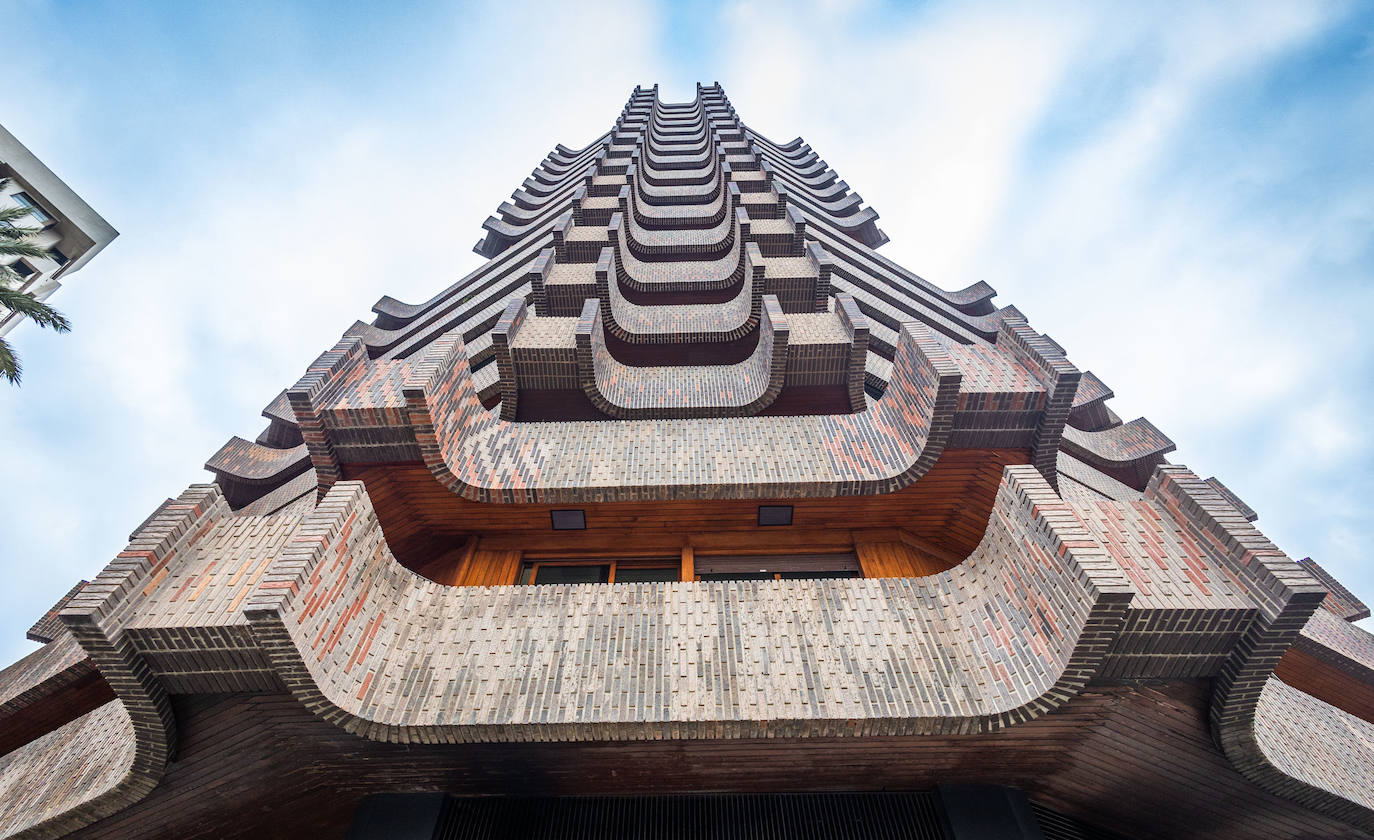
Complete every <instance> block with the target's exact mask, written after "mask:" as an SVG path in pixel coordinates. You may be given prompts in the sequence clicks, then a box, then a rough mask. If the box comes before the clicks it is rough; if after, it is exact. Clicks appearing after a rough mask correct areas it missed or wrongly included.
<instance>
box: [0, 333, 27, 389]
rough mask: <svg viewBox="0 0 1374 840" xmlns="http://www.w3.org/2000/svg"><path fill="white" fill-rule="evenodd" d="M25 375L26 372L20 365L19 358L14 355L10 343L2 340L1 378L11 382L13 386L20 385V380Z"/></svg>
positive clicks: (0, 355)
mask: <svg viewBox="0 0 1374 840" xmlns="http://www.w3.org/2000/svg"><path fill="white" fill-rule="evenodd" d="M23 373H24V370H23V368H22V367H20V365H19V357H18V356H15V355H14V350H13V349H11V348H10V343H9V342H8V341H6V340H5V339H3V338H0V378H4V379H7V380H9V383H10V384H11V385H18V384H19V378H20V377H21V376H22V375H23Z"/></svg>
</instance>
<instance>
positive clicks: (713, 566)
mask: <svg viewBox="0 0 1374 840" xmlns="http://www.w3.org/2000/svg"><path fill="white" fill-rule="evenodd" d="M696 571H697V577H699V578H700V579H702V580H818V579H823V578H856V577H862V576H863V575H862V574H861V573H860V571H859V558H858V557H857V556H856V555H855V554H853V553H852V552H850V553H847V554H763V555H727V556H720V557H709V556H708V557H702V556H698V557H697V558H696Z"/></svg>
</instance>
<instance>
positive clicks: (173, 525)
mask: <svg viewBox="0 0 1374 840" xmlns="http://www.w3.org/2000/svg"><path fill="white" fill-rule="evenodd" d="M228 515H229V506H228V504H227V503H226V502H225V501H224V497H223V496H222V495H221V494H220V492H219V488H217V487H215V486H214V485H212V484H210V485H206V484H200V485H192V486H191V487H190V488H189V489H188V490H187V491H186V492H185V493H183V494H181V496H180V497H179V498H177V499H176V501H175V502H174V503H172V504H164V505H163V506H162V507H161V508H160V509H159V511H158V513H157V514H156V515H154V516H153V517H152V518H151V519H150V520H149V521H148V522H146V523H145V524H144V525H143V527H142V528H140V529H139V530H138V531H137V532H136V533H135V534H134V539H133V541H132V542H130V543H129V545H128V547H127V548H125V550H124V551H122V552H120V553H119V555H118V556H117V557H116V558H115V559H114V561H112V562H111V563H110V564H109V565H108V566H106V567H105V569H104V570H102V571H101V573H100V574H99V575H97V576H96V578H95V579H94V580H92V581H91V582H90V583H88V584H87V585H86V586H85V587H83V588H82V590H81V592H79V593H78V594H77V595H76V596H75V597H73V598H72V600H71V601H70V602H68V604H67V606H66V608H64V609H63V610H62V611H61V612H60V613H59V618H60V619H61V621H62V623H63V624H64V625H65V626H66V628H67V629H68V631H70V632H71V634H72V636H73V637H74V638H75V639H76V641H77V643H78V644H80V645H81V647H82V649H83V650H85V652H86V654H87V656H89V657H90V660H91V662H93V663H94V664H95V666H96V668H97V669H99V671H100V673H101V675H102V676H103V677H104V678H105V681H106V682H107V683H109V685H110V687H111V688H112V689H114V692H115V696H116V697H117V698H118V699H117V700H116V701H115V703H117V704H118V705H119V711H118V712H113V711H111V712H107V715H110V716H113V718H118V716H119V715H125V716H127V719H128V721H129V730H130V731H131V733H132V736H133V760H132V762H130V764H129V765H128V768H127V772H124V773H123V774H122V775H121V776H119V778H117V779H116V778H114V777H113V775H111V776H110V777H109V778H108V779H107V781H108V782H110V785H111V786H110V787H108V788H107V789H106V790H105V791H103V792H102V793H101V794H99V795H97V796H94V797H93V798H88V799H86V800H85V801H84V802H83V803H82V804H77V805H74V806H73V807H72V808H70V809H67V810H66V813H65V815H64V816H63V817H62V825H63V826H65V828H64V831H67V830H70V829H71V828H74V827H76V826H78V825H84V824H87V823H89V822H92V821H94V820H95V819H98V818H99V817H100V816H103V815H105V814H107V813H112V812H113V811H114V810H117V809H118V808H121V807H124V805H127V804H128V803H130V802H133V801H137V800H138V799H140V798H142V797H143V796H145V795H147V793H148V792H149V791H151V790H152V789H153V787H154V786H155V785H156V784H157V781H158V779H160V778H161V777H162V772H163V768H164V767H165V766H166V763H167V761H168V760H169V759H170V758H171V757H172V756H173V755H174V754H175V751H176V721H175V719H174V717H173V715H172V708H171V704H170V703H169V701H168V698H167V692H166V690H165V689H164V687H163V686H162V684H161V683H160V682H158V680H157V678H156V676H155V675H154V674H153V673H152V671H151V669H150V668H149V666H148V664H147V662H146V661H145V660H144V659H143V657H142V656H140V655H139V653H138V651H137V649H136V647H135V646H134V644H133V642H132V640H131V639H130V638H129V636H128V635H127V634H126V633H125V632H124V631H123V627H124V625H125V624H126V623H128V621H129V620H130V619H131V618H132V617H133V616H134V615H135V614H136V612H137V611H138V607H139V604H140V602H141V601H142V599H143V598H144V597H145V595H146V589H147V588H148V587H151V586H155V585H156V584H157V583H158V582H159V581H160V580H161V579H162V578H163V577H165V576H166V575H167V574H169V569H168V564H169V563H171V562H172V560H173V558H175V557H176V556H177V555H178V553H179V552H183V551H186V550H187V549H188V547H189V546H190V545H192V544H193V543H194V542H195V541H196V540H198V539H200V537H202V536H203V535H204V534H205V533H206V532H207V531H208V530H209V529H210V528H211V527H213V526H214V524H215V522H217V521H218V520H220V519H223V518H224V517H226V516H228ZM92 714H95V713H92ZM102 719H104V718H102ZM69 726H70V724H69ZM120 731H123V730H122V729H120V728H116V729H113V730H112V731H111V732H110V733H109V736H108V737H110V738H117V737H119V732H120ZM36 836H40V835H36Z"/></svg>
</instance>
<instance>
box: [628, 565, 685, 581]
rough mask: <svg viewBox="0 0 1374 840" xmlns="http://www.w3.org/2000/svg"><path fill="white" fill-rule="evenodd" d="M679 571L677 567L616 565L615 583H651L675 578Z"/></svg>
mask: <svg viewBox="0 0 1374 840" xmlns="http://www.w3.org/2000/svg"><path fill="white" fill-rule="evenodd" d="M679 574H680V572H679V570H678V569H627V568H625V567H624V566H616V569H615V582H616V583H653V582H655V581H663V580H677V579H678V576H679Z"/></svg>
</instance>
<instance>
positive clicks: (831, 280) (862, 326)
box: [0, 84, 1374, 840]
mask: <svg viewBox="0 0 1374 840" xmlns="http://www.w3.org/2000/svg"><path fill="white" fill-rule="evenodd" d="M877 221H878V215H877V213H875V212H874V211H873V210H872V209H871V208H868V207H865V206H864V204H863V201H862V199H861V198H860V197H859V196H858V195H857V194H855V193H854V192H853V191H851V190H850V188H849V186H848V185H847V184H846V183H845V182H844V181H842V180H840V179H839V177H838V175H837V174H836V173H835V172H834V171H832V170H831V168H830V167H829V166H828V165H827V164H826V163H825V161H824V160H822V159H821V158H820V157H819V156H818V154H817V153H816V152H815V151H814V150H812V149H811V147H810V146H808V145H807V144H806V143H805V142H803V141H802V140H801V139H800V138H798V139H796V140H792V141H791V142H787V143H779V142H776V141H774V140H770V139H769V138H767V137H765V136H763V135H762V134H760V133H759V132H757V131H755V130H753V129H751V128H750V127H749V126H748V125H747V124H745V123H744V122H742V121H741V119H740V117H739V116H738V115H737V114H736V112H735V109H734V107H733V106H732V105H731V104H730V100H729V98H728V97H727V96H726V95H725V92H724V90H723V89H722V88H721V87H720V85H718V84H713V85H709V86H705V85H698V86H697V90H696V97H695V99H694V100H693V101H691V102H686V103H678V104H673V103H665V102H662V101H660V100H659V97H658V88H657V86H654V87H652V88H641V87H636V88H635V90H634V92H633V94H632V95H631V96H630V98H629V101H628V102H627V103H626V105H625V107H624V109H623V110H622V112H621V113H620V115H619V117H618V118H617V119H616V120H615V123H614V125H613V126H612V127H611V129H610V130H609V131H608V132H607V133H605V134H604V135H602V136H601V137H599V138H597V139H596V140H594V141H592V142H591V143H590V144H588V145H586V146H584V147H582V148H580V149H571V148H567V147H564V146H561V145H560V146H557V147H556V148H555V149H554V150H553V151H552V152H551V153H550V154H549V155H548V156H547V157H546V158H545V159H544V160H543V162H542V163H540V165H539V166H538V168H537V169H535V170H534V172H533V173H532V174H531V175H530V177H529V178H527V179H526V180H525V182H524V183H523V184H522V185H521V186H520V188H519V189H518V190H516V192H515V193H514V194H513V195H512V196H511V198H510V200H509V201H506V202H504V203H502V204H501V205H500V207H499V208H498V209H497V212H496V215H493V216H492V217H490V218H489V219H487V221H486V222H485V224H484V225H483V227H484V233H483V236H482V239H481V240H480V241H479V242H478V243H477V246H476V251H477V252H478V253H479V254H480V255H481V256H482V257H484V258H485V259H486V262H485V263H484V264H483V265H482V266H481V267H480V268H478V269H477V270H476V271H474V272H472V273H471V274H470V275H468V276H467V277H464V278H463V279H462V280H460V281H458V282H457V283H455V284H453V285H452V286H451V287H449V288H447V289H444V290H443V291H441V292H439V293H438V294H437V295H435V296H434V297H433V298H431V299H430V300H428V301H424V302H422V303H417V304H407V303H402V302H400V301H397V300H395V299H392V298H390V297H384V298H382V299H381V300H380V301H378V302H377V303H376V304H375V306H373V313H374V317H373V318H372V319H371V321H370V323H369V322H362V321H359V322H357V323H355V324H353V325H352V326H350V327H348V328H347V329H346V330H344V332H343V334H342V336H341V337H340V339H339V340H338V342H337V343H336V344H334V346H332V347H330V348H328V349H326V350H325V352H323V353H322V354H321V355H320V356H319V358H318V359H317V360H316V361H315V362H314V363H313V364H311V365H310V366H309V367H308V368H307V369H306V370H305V371H304V373H303V375H302V376H301V378H300V379H299V380H298V381H297V382H295V383H294V384H291V385H290V386H289V387H287V388H286V389H285V390H283V391H281V392H280V393H279V394H278V395H277V396H276V397H275V398H274V399H272V400H271V401H270V402H269V403H268V405H267V407H266V408H265V409H264V411H263V415H264V417H265V419H266V428H265V429H263V431H262V432H261V433H260V434H258V435H257V437H256V438H255V439H253V440H249V439H247V438H239V437H235V438H233V439H231V440H230V441H229V442H227V443H226V444H225V445H224V446H223V447H222V448H221V449H220V450H219V451H218V452H216V453H215V454H214V455H213V457H211V458H210V460H209V462H208V463H207V464H206V467H207V469H208V470H209V471H210V472H211V473H212V474H213V476H214V481H213V483H207V484H195V485H192V486H191V487H189V488H187V489H186V490H185V491H183V492H181V493H180V494H179V495H177V496H175V497H174V498H168V499H167V501H166V502H164V503H163V504H162V505H160V506H159V507H158V508H157V509H156V510H154V511H152V512H151V513H150V515H149V516H148V518H147V519H146V520H145V521H144V522H143V523H142V524H139V525H138V526H137V527H136V528H135V529H134V530H133V532H132V534H131V536H130V542H129V545H128V547H127V548H126V549H125V550H124V551H122V552H120V553H119V554H118V555H117V556H116V557H115V558H114V559H113V560H111V561H110V562H109V564H108V565H107V566H105V567H104V569H103V570H102V571H100V572H99V574H96V575H94V576H93V577H92V578H91V579H90V580H89V581H81V582H78V583H76V585H75V586H74V587H73V588H72V589H71V591H70V592H69V593H68V594H67V596H66V597H64V598H63V599H62V600H61V602H60V603H58V604H57V605H55V606H54V607H53V608H52V609H51V610H50V611H49V612H48V613H47V614H46V615H44V616H42V617H41V618H40V619H39V620H38V621H37V623H36V624H34V625H33V627H32V629H31V630H30V632H29V635H30V638H32V639H35V640H37V641H39V642H42V643H43V645H42V647H41V648H39V649H38V650H36V651H35V652H34V653H32V654H31V655H29V656H27V657H25V658H24V659H22V660H20V661H19V662H16V663H14V664H13V665H11V666H9V667H8V668H6V669H4V670H3V671H0V837H5V838H9V837H24V838H51V837H64V836H72V837H80V838H145V837H168V838H239V837H243V838H263V837H283V838H332V837H334V838H345V837H346V838H351V840H370V839H371V838H414V840H428V838H464V840H501V838H536V840H542V839H544V838H547V840H565V839H566V840H572V838H603V837H604V838H611V837H631V838H663V840H668V838H698V837H700V838H721V840H725V838H730V839H731V840H735V838H738V840H753V838H760V840H761V839H762V838H795V840H809V838H854V840H860V838H911V839H912V840H937V838H938V839H939V840H971V838H1007V839H1008V840H1013V839H1018V840H1041V839H1042V838H1043V840H1059V839H1060V838H1080V840H1082V839H1086V838H1209V840H1217V838H1221V839H1223V840H1225V839H1227V838H1237V840H1239V839H1240V838H1256V837H1263V838H1274V839H1277V838H1293V839H1294V840H1297V838H1374V636H1371V634H1369V633H1367V632H1365V631H1364V630H1362V629H1361V628H1359V627H1358V626H1356V625H1355V624H1353V623H1352V622H1354V621H1356V620H1358V619H1360V618H1363V617H1367V616H1368V615H1369V610H1368V609H1367V608H1366V607H1365V606H1364V605H1363V604H1362V603H1361V602H1360V601H1359V600H1358V599H1357V598H1356V597H1355V596H1354V595H1353V594H1351V593H1350V592H1349V591H1347V590H1346V589H1345V588H1344V587H1342V586H1341V585H1340V584H1339V583H1338V582H1337V581H1336V580H1334V579H1333V578H1332V577H1331V576H1330V575H1328V574H1327V573H1326V572H1325V571H1324V570H1323V569H1322V568H1321V567H1319V566H1318V565H1317V564H1316V563H1314V562H1312V561H1311V560H1301V561H1298V560H1294V559H1291V558H1289V557H1288V556H1287V555H1285V554H1284V553H1283V551H1281V550H1280V549H1279V548H1278V547H1276V546H1275V545H1274V544H1273V543H1272V542H1270V541H1269V540H1268V539H1267V538H1266V537H1265V536H1264V535H1263V534H1262V533H1261V532H1260V531H1259V530H1258V529H1257V528H1256V526H1255V525H1254V524H1253V523H1254V521H1255V519H1256V514H1255V512H1254V511H1252V510H1251V509H1250V508H1249V507H1248V506H1247V505H1246V504H1245V503H1244V502H1243V501H1241V500H1240V499H1239V498H1237V497H1236V496H1235V495H1234V494H1233V493H1231V492H1230V491H1229V490H1228V489H1227V488H1226V486H1224V485H1223V484H1222V483H1221V482H1220V481H1218V480H1217V479H1215V478H1208V479H1203V478H1199V477H1198V476H1197V475H1195V474H1194V473H1193V472H1191V471H1190V470H1189V469H1188V468H1187V467H1184V466H1181V465H1178V464H1174V463H1170V462H1169V461H1168V460H1166V456H1167V455H1168V453H1170V452H1171V451H1172V450H1173V449H1174V445H1173V443H1172V442H1171V441H1170V440H1169V439H1168V438H1167V437H1165V436H1164V434H1163V433H1161V432H1160V431H1159V429H1157V428H1156V427H1155V426H1154V425H1152V424H1151V423H1150V422H1149V421H1147V420H1145V419H1143V418H1142V419H1135V420H1131V421H1129V422H1123V421H1122V420H1121V419H1120V418H1119V417H1118V416H1117V415H1116V414H1115V413H1114V412H1113V411H1112V409H1111V408H1110V406H1109V404H1108V403H1109V400H1110V399H1111V398H1112V396H1113V394H1112V391H1111V389H1110V388H1109V387H1108V386H1107V385H1106V384H1105V383H1104V382H1103V381H1101V380H1100V379H1098V378H1097V377H1096V376H1094V375H1093V374H1092V373H1091V372H1089V371H1086V370H1080V369H1079V368H1078V367H1077V366H1076V365H1075V364H1074V363H1072V362H1070V361H1069V358H1068V355H1067V353H1066V351H1065V349H1064V348H1063V347H1061V346H1060V345H1059V344H1057V343H1056V342H1055V341H1054V340H1053V339H1051V338H1050V337H1049V336H1047V335H1044V334H1042V333H1040V332H1037V331H1036V330H1035V329H1033V328H1032V326H1031V325H1030V324H1029V323H1028V321H1027V319H1026V318H1025V317H1024V316H1023V315H1022V314H1021V313H1020V312H1019V311H1018V310H1016V309H1015V308H1013V307H1010V306H1006V307H1000V308H999V307H998V306H997V305H996V304H994V303H993V297H994V295H995V292H994V291H993V289H992V288H991V287H989V286H988V285H987V284H985V283H981V282H980V283H977V284H975V285H973V286H970V287H968V288H965V289H961V290H958V291H952V292H951V291H946V290H943V289H941V288H938V287H937V286H935V285H933V284H931V283H930V282H927V281H926V280H924V279H922V278H921V277H919V276H917V275H916V274H914V273H912V272H911V271H908V270H907V269H905V268H903V267H901V266H899V265H897V264H895V263H893V262H892V261H890V260H888V259H886V258H884V257H882V256H880V255H879V254H878V249H879V248H880V246H882V245H883V244H884V243H885V242H886V241H887V236H886V235H885V234H884V233H883V231H882V230H880V229H879V228H878V226H877ZM268 393H270V392H268ZM265 396H266V394H265Z"/></svg>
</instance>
